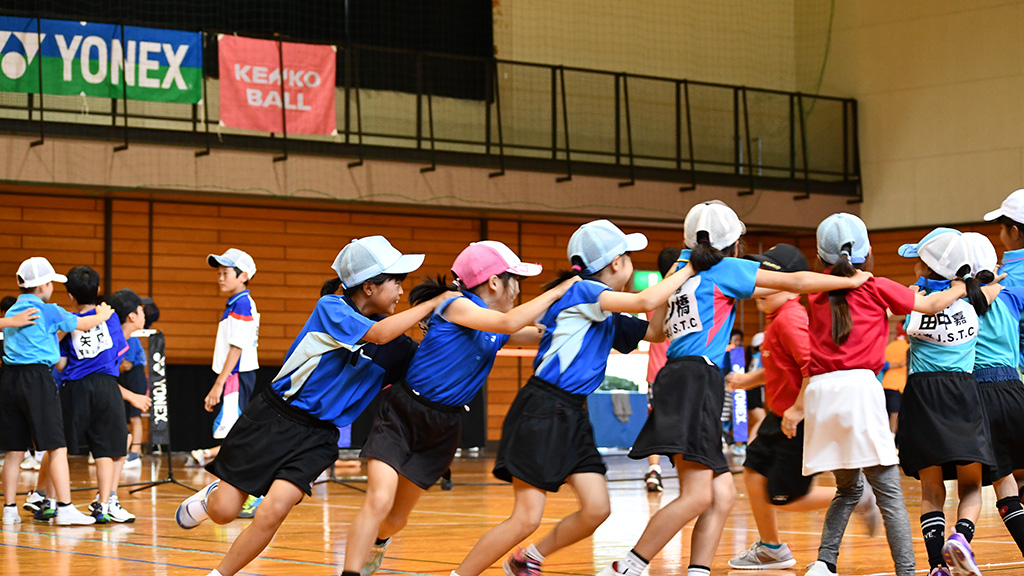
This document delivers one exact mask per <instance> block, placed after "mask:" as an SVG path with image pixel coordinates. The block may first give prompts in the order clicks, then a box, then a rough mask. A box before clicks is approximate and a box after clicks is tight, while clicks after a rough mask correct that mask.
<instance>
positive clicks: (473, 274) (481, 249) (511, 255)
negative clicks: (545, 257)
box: [452, 240, 543, 288]
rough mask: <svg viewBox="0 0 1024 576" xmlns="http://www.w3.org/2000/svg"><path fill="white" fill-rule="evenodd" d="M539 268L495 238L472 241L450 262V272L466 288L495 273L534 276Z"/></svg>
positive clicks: (538, 272)
mask: <svg viewBox="0 0 1024 576" xmlns="http://www.w3.org/2000/svg"><path fill="white" fill-rule="evenodd" d="M541 270H543V267H541V265H540V264H529V263H526V262H523V261H522V260H520V259H519V256H516V253H515V252H513V251H512V250H511V249H510V248H509V247H508V246H506V245H505V244H503V243H501V242H497V241H495V240H482V241H480V242H473V243H472V244H470V245H469V246H467V247H466V248H465V249H464V250H463V251H462V252H461V253H460V254H459V256H458V257H457V258H456V259H455V263H454V264H452V272H453V273H455V276H456V277H458V279H459V280H460V281H461V282H462V284H463V286H465V287H466V288H475V287H476V286H479V285H481V284H483V283H484V282H486V281H487V280H488V279H489V278H490V277H491V276H494V275H496V274H504V273H505V272H510V273H512V274H515V275H517V276H536V275H538V274H540V272H541Z"/></svg>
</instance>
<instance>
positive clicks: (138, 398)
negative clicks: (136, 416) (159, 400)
mask: <svg viewBox="0 0 1024 576" xmlns="http://www.w3.org/2000/svg"><path fill="white" fill-rule="evenodd" d="M128 403H129V404H131V405H132V406H135V407H136V408H138V409H139V410H142V411H143V412H145V411H146V410H149V407H150V406H152V405H153V401H152V400H150V398H149V396H146V395H145V394H132V395H131V396H129V397H128Z"/></svg>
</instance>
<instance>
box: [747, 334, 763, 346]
mask: <svg viewBox="0 0 1024 576" xmlns="http://www.w3.org/2000/svg"><path fill="white" fill-rule="evenodd" d="M761 344H764V332H758V333H757V334H754V337H753V338H751V339H750V345H751V346H760V345H761Z"/></svg>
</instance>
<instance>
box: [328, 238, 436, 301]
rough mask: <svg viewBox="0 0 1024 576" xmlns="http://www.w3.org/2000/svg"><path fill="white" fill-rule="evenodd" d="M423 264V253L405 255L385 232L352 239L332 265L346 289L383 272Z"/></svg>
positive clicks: (408, 269) (404, 270) (397, 271)
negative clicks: (379, 234)
mask: <svg viewBox="0 0 1024 576" xmlns="http://www.w3.org/2000/svg"><path fill="white" fill-rule="evenodd" d="M422 265H423V254H405V255H403V254H402V253H401V252H399V251H398V250H395V248H394V247H393V246H392V245H391V243H390V242H388V239H387V238H385V237H383V236H367V237H365V238H357V239H355V240H353V241H352V242H349V244H348V246H345V247H344V248H342V249H341V252H338V256H337V257H336V258H335V259H334V264H332V265H331V268H334V271H335V272H337V273H338V278H340V279H341V284H342V286H343V287H344V288H345V289H348V288H352V287H353V286H359V285H360V284H362V283H363V282H366V281H367V280H369V279H371V278H373V277H375V276H378V275H380V274H408V273H409V272H413V271H415V270H416V269H418V268H419V267H420V266H422Z"/></svg>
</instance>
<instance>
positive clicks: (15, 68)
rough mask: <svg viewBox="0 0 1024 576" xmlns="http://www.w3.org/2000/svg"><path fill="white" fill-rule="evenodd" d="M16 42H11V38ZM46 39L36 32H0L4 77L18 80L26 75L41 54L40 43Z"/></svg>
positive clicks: (0, 52) (0, 60)
mask: <svg viewBox="0 0 1024 576" xmlns="http://www.w3.org/2000/svg"><path fill="white" fill-rule="evenodd" d="M12 36H13V37H14V40H13V41H12V40H11V37H12ZM45 39H46V34H42V35H39V34H36V33H35V32H12V31H9V30H0V47H2V48H0V54H2V56H0V71H2V72H3V74H4V76H7V77H8V78H10V79H12V80H17V79H18V78H21V77H22V76H24V75H25V71H27V70H28V67H29V66H30V65H31V64H32V61H33V60H35V58H36V56H37V55H38V54H39V43H40V41H42V40H45Z"/></svg>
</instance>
